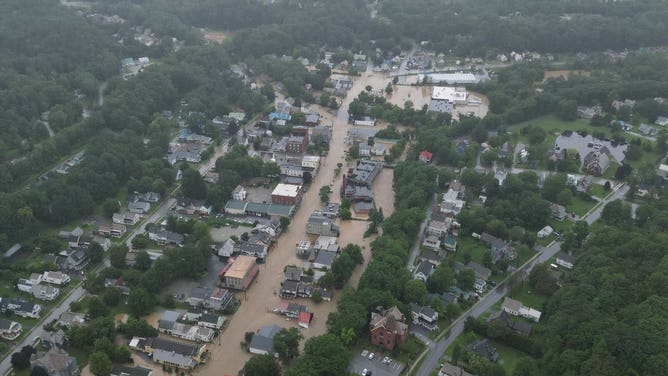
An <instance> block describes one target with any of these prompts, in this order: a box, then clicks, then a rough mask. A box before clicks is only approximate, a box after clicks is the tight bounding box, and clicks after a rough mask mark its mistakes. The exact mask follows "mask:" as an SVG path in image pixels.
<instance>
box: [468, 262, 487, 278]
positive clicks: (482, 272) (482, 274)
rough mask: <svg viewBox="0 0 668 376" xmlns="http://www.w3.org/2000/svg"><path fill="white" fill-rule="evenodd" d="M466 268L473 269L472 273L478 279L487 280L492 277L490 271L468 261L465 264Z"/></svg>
mask: <svg viewBox="0 0 668 376" xmlns="http://www.w3.org/2000/svg"><path fill="white" fill-rule="evenodd" d="M466 267H467V268H471V269H473V271H474V272H475V275H476V277H478V278H480V279H484V280H488V279H489V277H491V276H492V271H491V270H489V269H487V268H486V267H484V266H482V265H480V264H478V263H477V262H475V261H469V262H468V263H467V264H466Z"/></svg>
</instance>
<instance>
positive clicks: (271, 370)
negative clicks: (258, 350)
mask: <svg viewBox="0 0 668 376" xmlns="http://www.w3.org/2000/svg"><path fill="white" fill-rule="evenodd" d="M244 375H245V376H281V367H280V366H279V365H278V363H277V362H276V359H274V357H273V356H271V355H260V356H254V357H252V358H250V359H249V360H248V361H247V362H246V365H244Z"/></svg>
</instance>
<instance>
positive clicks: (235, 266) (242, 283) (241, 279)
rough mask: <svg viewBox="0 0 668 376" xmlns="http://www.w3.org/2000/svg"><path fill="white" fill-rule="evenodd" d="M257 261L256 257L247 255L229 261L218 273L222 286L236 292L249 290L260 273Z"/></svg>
mask: <svg viewBox="0 0 668 376" xmlns="http://www.w3.org/2000/svg"><path fill="white" fill-rule="evenodd" d="M256 260H257V258H256V257H253V256H245V255H240V256H237V257H236V258H230V259H228V261H227V264H226V265H225V266H224V267H223V268H222V269H221V270H220V272H219V273H218V277H219V278H220V282H221V285H222V286H223V287H225V288H229V289H234V290H247V289H248V287H249V286H250V284H251V282H253V279H255V276H257V274H258V273H259V272H260V268H259V266H258V265H257V264H256Z"/></svg>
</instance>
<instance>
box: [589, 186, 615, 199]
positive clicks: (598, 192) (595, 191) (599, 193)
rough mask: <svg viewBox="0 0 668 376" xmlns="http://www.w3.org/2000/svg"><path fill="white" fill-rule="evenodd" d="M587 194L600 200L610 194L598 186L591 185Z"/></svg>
mask: <svg viewBox="0 0 668 376" xmlns="http://www.w3.org/2000/svg"><path fill="white" fill-rule="evenodd" d="M611 184H612V183H611ZM589 193H590V194H591V195H592V196H596V197H598V198H601V199H602V198H605V196H607V195H608V194H609V193H610V190H606V189H605V188H603V186H602V185H600V184H592V186H591V188H590V189H589Z"/></svg>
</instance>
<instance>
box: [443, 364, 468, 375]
mask: <svg viewBox="0 0 668 376" xmlns="http://www.w3.org/2000/svg"><path fill="white" fill-rule="evenodd" d="M438 376H473V375H472V374H470V373H468V372H466V371H464V369H463V368H461V367H457V366H455V365H452V364H450V363H443V364H442V365H441V369H439V370H438Z"/></svg>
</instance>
